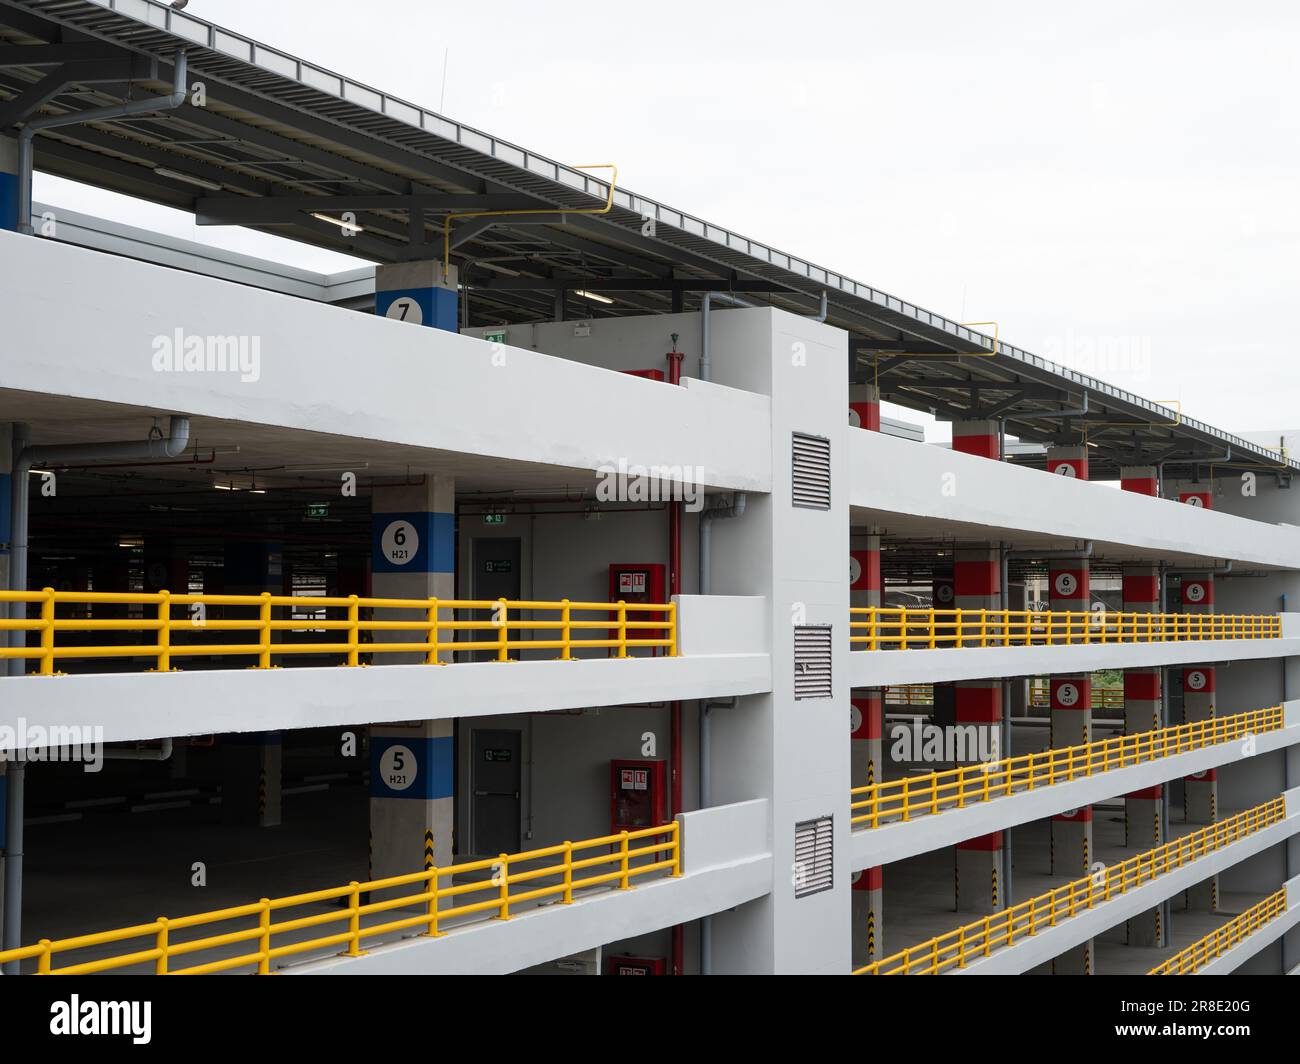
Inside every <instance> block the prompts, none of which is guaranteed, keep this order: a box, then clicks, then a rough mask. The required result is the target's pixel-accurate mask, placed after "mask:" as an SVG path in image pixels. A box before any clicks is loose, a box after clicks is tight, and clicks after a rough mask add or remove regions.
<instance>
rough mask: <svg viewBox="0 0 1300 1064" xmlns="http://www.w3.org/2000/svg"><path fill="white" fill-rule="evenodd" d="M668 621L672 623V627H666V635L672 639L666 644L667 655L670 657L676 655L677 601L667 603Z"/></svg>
mask: <svg viewBox="0 0 1300 1064" xmlns="http://www.w3.org/2000/svg"><path fill="white" fill-rule="evenodd" d="M668 623H669V624H670V625H672V627H671V628H669V629H668V637H669V639H671V640H672V642H671V643H669V644H668V656H669V657H670V658H675V657H677V603H675V602H670V603H669V604H668Z"/></svg>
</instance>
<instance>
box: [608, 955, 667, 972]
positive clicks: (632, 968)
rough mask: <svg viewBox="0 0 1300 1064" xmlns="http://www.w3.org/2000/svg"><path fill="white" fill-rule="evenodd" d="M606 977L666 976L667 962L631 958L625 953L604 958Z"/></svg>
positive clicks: (660, 959)
mask: <svg viewBox="0 0 1300 1064" xmlns="http://www.w3.org/2000/svg"><path fill="white" fill-rule="evenodd" d="M605 974H606V975H667V974H668V962H667V960H665V959H664V958H663V957H633V956H631V955H630V954H627V953H618V954H613V955H611V956H609V957H606V958H605Z"/></svg>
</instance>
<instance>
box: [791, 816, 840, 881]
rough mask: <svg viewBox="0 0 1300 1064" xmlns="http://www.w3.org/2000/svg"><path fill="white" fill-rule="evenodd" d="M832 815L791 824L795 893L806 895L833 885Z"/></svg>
mask: <svg viewBox="0 0 1300 1064" xmlns="http://www.w3.org/2000/svg"><path fill="white" fill-rule="evenodd" d="M834 825H835V818H834V817H829V816H823V817H818V818H817V819H816V820H803V821H800V822H799V823H798V824H796V825H795V826H794V860H795V865H796V867H797V869H798V871H799V873H800V875H799V876H798V878H797V879H796V886H795V888H794V896H795V897H796V898H806V897H808V895H809V894H820V893H821V892H822V891H823V890H830V889H831V887H833V886H834V885H835V843H834Z"/></svg>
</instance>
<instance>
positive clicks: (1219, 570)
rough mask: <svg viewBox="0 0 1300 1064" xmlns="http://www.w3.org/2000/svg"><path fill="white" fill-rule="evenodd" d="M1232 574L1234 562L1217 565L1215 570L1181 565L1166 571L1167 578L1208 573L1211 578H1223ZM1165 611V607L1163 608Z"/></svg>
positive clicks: (1202, 566)
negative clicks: (1227, 574)
mask: <svg viewBox="0 0 1300 1064" xmlns="http://www.w3.org/2000/svg"><path fill="white" fill-rule="evenodd" d="M1230 572H1232V562H1231V561H1226V562H1224V563H1223V564H1222V565H1216V566H1214V567H1213V568H1207V567H1206V566H1204V565H1201V566H1196V565H1190V566H1188V565H1180V566H1179V567H1178V568H1176V569H1175V568H1172V567H1171V568H1168V569H1166V570H1165V575H1166V576H1182V575H1183V574H1184V573H1197V574H1199V573H1207V574H1209V575H1210V576H1223V575H1224V574H1225V573H1230ZM1162 609H1163V607H1162Z"/></svg>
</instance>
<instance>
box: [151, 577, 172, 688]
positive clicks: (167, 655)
mask: <svg viewBox="0 0 1300 1064" xmlns="http://www.w3.org/2000/svg"><path fill="white" fill-rule="evenodd" d="M160 594H161V598H160V600H159V602H158V660H157V662H156V663H155V664H156V667H157V669H158V671H159V672H170V671H171V667H172V653H171V651H172V593H171V592H170V591H163V592H161V593H160Z"/></svg>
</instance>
